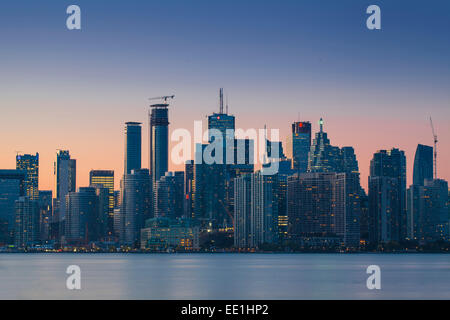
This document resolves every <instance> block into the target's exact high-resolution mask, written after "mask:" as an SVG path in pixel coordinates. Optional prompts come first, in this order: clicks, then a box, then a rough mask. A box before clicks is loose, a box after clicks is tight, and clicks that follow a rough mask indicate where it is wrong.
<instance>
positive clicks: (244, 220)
mask: <svg viewBox="0 0 450 320" xmlns="http://www.w3.org/2000/svg"><path fill="white" fill-rule="evenodd" d="M162 98H163V99H164V103H159V104H153V105H151V109H150V111H149V118H148V121H149V166H148V168H143V166H142V124H141V123H140V122H126V123H125V132H124V133H125V134H124V136H125V141H124V147H125V148H124V171H123V175H122V176H121V179H120V190H114V175H115V173H114V171H112V170H92V171H91V172H90V176H89V186H86V187H80V188H78V189H77V188H76V186H77V184H76V160H75V159H72V158H71V155H70V153H69V151H67V150H59V151H58V153H57V157H56V161H55V166H54V175H55V180H56V181H55V182H56V188H55V190H56V194H55V195H54V196H53V194H52V192H51V191H39V185H38V176H39V154H36V155H17V157H16V170H0V245H15V246H16V247H19V248H23V247H31V246H35V245H37V244H40V245H41V246H46V245H48V246H51V247H52V248H54V247H55V246H56V247H67V246H69V247H70V246H72V247H88V246H90V247H92V246H93V245H94V246H111V247H115V248H118V247H122V248H127V249H130V248H141V249H152V248H157V249H161V248H167V247H177V248H179V247H181V248H184V249H198V248H199V247H200V244H201V242H202V241H203V242H208V243H209V245H211V243H215V244H216V245H219V243H220V245H219V246H222V247H228V248H234V249H239V250H240V249H246V250H247V249H259V248H264V247H265V246H271V245H272V246H277V247H278V248H283V247H286V246H292V245H294V246H296V247H300V248H311V247H313V248H340V249H342V248H344V249H355V250H358V249H360V248H362V247H370V246H371V247H377V246H379V245H382V244H386V243H392V242H395V243H402V242H405V241H418V242H429V241H437V240H449V239H450V236H449V232H450V231H449V192H448V184H447V182H446V181H444V180H441V179H435V178H433V148H432V147H429V146H424V145H419V146H418V147H417V150H416V155H415V159H414V172H413V184H412V185H411V186H410V187H409V188H407V187H406V157H405V153H404V152H403V151H401V150H399V149H396V148H393V149H391V150H380V151H377V152H376V153H374V156H373V159H372V160H371V163H370V176H369V178H368V193H366V192H365V190H364V189H363V188H361V185H360V174H359V167H358V161H357V159H356V156H355V152H354V149H353V147H349V146H347V147H342V148H340V147H337V146H333V145H332V144H331V143H330V140H329V138H328V135H327V133H326V132H325V131H324V122H323V120H322V119H320V121H319V131H318V132H317V133H316V134H315V137H314V138H313V137H312V126H311V123H310V122H308V121H302V122H300V121H299V122H294V123H293V124H292V130H291V133H290V135H289V137H288V139H287V144H286V147H287V148H285V149H286V155H285V153H284V149H283V146H282V143H281V142H278V141H269V140H267V138H266V137H264V139H265V141H264V149H265V150H264V153H265V158H264V163H262V166H261V168H258V169H257V168H256V166H255V161H254V157H255V152H254V151H255V144H256V141H254V140H253V139H251V138H237V137H236V136H235V131H236V127H235V117H234V116H233V115H231V114H229V113H228V105H227V106H226V110H225V111H224V102H223V91H222V89H220V103H219V104H220V108H219V112H218V113H216V112H215V113H213V114H211V115H209V116H208V132H209V135H208V141H207V142H206V143H200V144H197V145H196V146H195V155H194V159H193V160H189V161H187V162H186V164H185V170H184V171H176V172H169V170H168V168H169V109H168V107H169V104H168V103H167V99H168V98H173V96H171V97H162ZM213 132H218V133H220V134H219V135H216V134H213ZM230 133H231V134H230ZM224 137H225V138H224ZM217 139H224V140H227V141H226V143H224V144H223V150H217V149H215V151H214V153H218V154H222V155H223V160H224V161H220V162H214V163H209V162H208V161H204V160H205V159H203V158H204V155H205V151H207V150H208V149H210V148H211V146H212V145H214V144H215V143H217V142H218V141H217ZM225 146H226V147H225ZM230 146H231V147H230ZM225 158H231V159H232V160H233V161H231V162H229V161H225ZM273 163H276V164H277V166H276V167H277V171H276V172H272V173H270V174H267V173H266V172H265V168H267V167H268V166H269V165H271V164H273Z"/></svg>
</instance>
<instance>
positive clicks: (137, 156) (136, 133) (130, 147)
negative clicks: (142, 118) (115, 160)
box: [124, 122, 142, 174]
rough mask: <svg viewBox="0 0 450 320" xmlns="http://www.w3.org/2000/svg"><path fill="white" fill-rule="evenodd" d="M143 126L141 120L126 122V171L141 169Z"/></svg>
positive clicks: (126, 172)
mask: <svg viewBox="0 0 450 320" xmlns="http://www.w3.org/2000/svg"><path fill="white" fill-rule="evenodd" d="M141 161H142V127H141V123H140V122H126V123H125V164H124V173H125V174H129V173H130V172H131V170H138V169H141Z"/></svg>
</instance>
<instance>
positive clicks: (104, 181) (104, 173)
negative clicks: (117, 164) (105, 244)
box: [89, 170, 114, 235]
mask: <svg viewBox="0 0 450 320" xmlns="http://www.w3.org/2000/svg"><path fill="white" fill-rule="evenodd" d="M89 185H90V186H103V187H104V188H106V189H108V222H107V226H108V228H107V229H108V230H107V232H108V234H110V235H112V233H113V224H114V222H113V219H114V171H113V170H91V171H90V172H89Z"/></svg>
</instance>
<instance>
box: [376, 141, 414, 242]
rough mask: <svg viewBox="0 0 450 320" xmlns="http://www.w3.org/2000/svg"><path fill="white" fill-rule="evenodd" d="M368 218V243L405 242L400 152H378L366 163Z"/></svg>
mask: <svg viewBox="0 0 450 320" xmlns="http://www.w3.org/2000/svg"><path fill="white" fill-rule="evenodd" d="M369 216H370V218H369V233H370V235H369V238H370V241H371V242H372V243H374V244H375V243H379V242H390V241H401V240H404V239H406V237H407V219H406V157H405V153H404V152H403V151H401V150H398V149H395V148H394V149H392V150H388V151H386V150H380V151H378V152H376V153H375V154H374V156H373V158H372V160H371V161H370V176H369Z"/></svg>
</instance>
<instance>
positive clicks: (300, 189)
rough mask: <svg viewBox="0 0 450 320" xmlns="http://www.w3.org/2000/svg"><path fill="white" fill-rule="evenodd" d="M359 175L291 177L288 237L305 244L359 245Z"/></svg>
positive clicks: (306, 174)
mask: <svg viewBox="0 0 450 320" xmlns="http://www.w3.org/2000/svg"><path fill="white" fill-rule="evenodd" d="M359 192H360V186H359V178H358V174H347V173H326V172H320V173H319V172H317V173H303V174H296V175H293V176H290V177H288V197H287V201H288V219H289V230H288V235H289V239H290V240H291V241H293V242H296V243H299V244H302V245H313V246H316V245H319V246H325V247H327V246H330V245H342V244H343V245H345V246H346V247H350V248H357V247H358V246H359V232H360V230H359V216H360V200H359Z"/></svg>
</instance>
